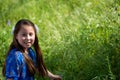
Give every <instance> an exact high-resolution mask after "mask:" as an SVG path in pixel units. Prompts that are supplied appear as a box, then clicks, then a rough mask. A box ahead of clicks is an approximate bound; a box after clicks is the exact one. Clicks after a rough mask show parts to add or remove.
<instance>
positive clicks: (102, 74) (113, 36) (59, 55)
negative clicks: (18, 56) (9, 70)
mask: <svg viewBox="0 0 120 80" xmlns="http://www.w3.org/2000/svg"><path fill="white" fill-rule="evenodd" d="M0 6H1V7H0V24H1V27H0V32H1V34H0V44H1V47H0V56H1V57H0V65H1V66H2V65H3V61H4V60H5V58H4V55H5V53H6V51H7V49H8V47H9V44H10V42H11V39H12V35H11V29H12V26H14V25H15V23H16V22H17V20H19V19H21V18H27V19H30V20H31V21H33V22H34V23H35V24H37V25H38V26H39V29H40V32H39V33H38V37H39V43H40V46H41V48H42V50H43V53H44V59H45V63H46V65H47V67H48V69H49V70H50V71H52V72H53V73H55V74H58V75H61V76H62V77H63V80H115V79H116V80H118V79H119V77H120V72H119V71H120V68H119V66H120V63H119V61H120V58H119V53H120V33H119V32H120V24H119V22H120V1H119V0H31V1H29V0H6V1H4V3H3V1H2V0H1V1H0Z"/></svg>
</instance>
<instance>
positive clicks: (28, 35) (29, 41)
mask: <svg viewBox="0 0 120 80" xmlns="http://www.w3.org/2000/svg"><path fill="white" fill-rule="evenodd" d="M16 39H17V41H18V43H19V44H20V45H21V46H22V47H23V48H25V50H27V49H28V48H29V47H31V46H32V45H33V44H34V41H35V31H34V28H33V27H32V26H29V25H22V27H21V29H20V30H19V32H18V34H17V36H16Z"/></svg>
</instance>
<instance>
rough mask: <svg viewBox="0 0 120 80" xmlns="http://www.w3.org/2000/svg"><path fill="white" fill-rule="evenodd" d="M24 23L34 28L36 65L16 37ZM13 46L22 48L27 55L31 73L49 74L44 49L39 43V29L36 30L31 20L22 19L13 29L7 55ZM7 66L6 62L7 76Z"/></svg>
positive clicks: (3, 71)
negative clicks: (44, 59)
mask: <svg viewBox="0 0 120 80" xmlns="http://www.w3.org/2000/svg"><path fill="white" fill-rule="evenodd" d="M22 25H30V26H32V27H33V28H34V31H35V42H34V44H33V47H34V50H35V53H36V64H37V66H36V67H35V65H34V63H33V61H32V60H31V59H30V58H29V57H28V56H27V55H26V54H25V53H24V48H23V47H22V46H21V45H20V44H19V43H18V41H17V40H16V38H15V36H16V35H17V34H18V32H19V30H20V28H21V26H22ZM13 48H17V49H18V50H20V51H21V52H22V53H23V56H24V57H25V62H26V64H27V68H28V70H29V72H30V74H31V75H34V74H35V73H36V72H37V73H38V74H39V75H40V76H45V75H46V74H47V69H46V67H45V64H44V61H43V56H42V51H41V48H40V46H39V43H38V37H37V31H36V28H35V25H34V24H33V23H32V22H31V21H30V20H27V19H21V20H19V21H18V22H17V23H16V25H15V28H14V30H13V41H12V43H11V44H10V47H9V50H8V52H7V55H8V54H9V52H10V51H11V50H12V49H13ZM5 68H6V62H5V64H4V66H3V70H2V74H3V75H4V76H5Z"/></svg>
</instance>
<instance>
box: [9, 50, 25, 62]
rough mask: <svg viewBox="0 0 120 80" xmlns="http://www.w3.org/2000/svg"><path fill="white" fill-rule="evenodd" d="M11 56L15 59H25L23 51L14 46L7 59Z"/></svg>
mask: <svg viewBox="0 0 120 80" xmlns="http://www.w3.org/2000/svg"><path fill="white" fill-rule="evenodd" d="M9 58H12V59H15V60H22V59H24V56H23V54H22V52H21V51H19V50H18V49H16V48H14V49H12V50H11V51H10V52H9V54H8V56H7V59H9Z"/></svg>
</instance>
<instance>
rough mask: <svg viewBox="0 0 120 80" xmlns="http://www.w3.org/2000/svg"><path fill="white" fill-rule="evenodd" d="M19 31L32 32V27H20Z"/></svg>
mask: <svg viewBox="0 0 120 80" xmlns="http://www.w3.org/2000/svg"><path fill="white" fill-rule="evenodd" d="M19 31H34V32H35V30H34V27H33V26H30V25H22V26H21V28H20V30H19Z"/></svg>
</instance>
